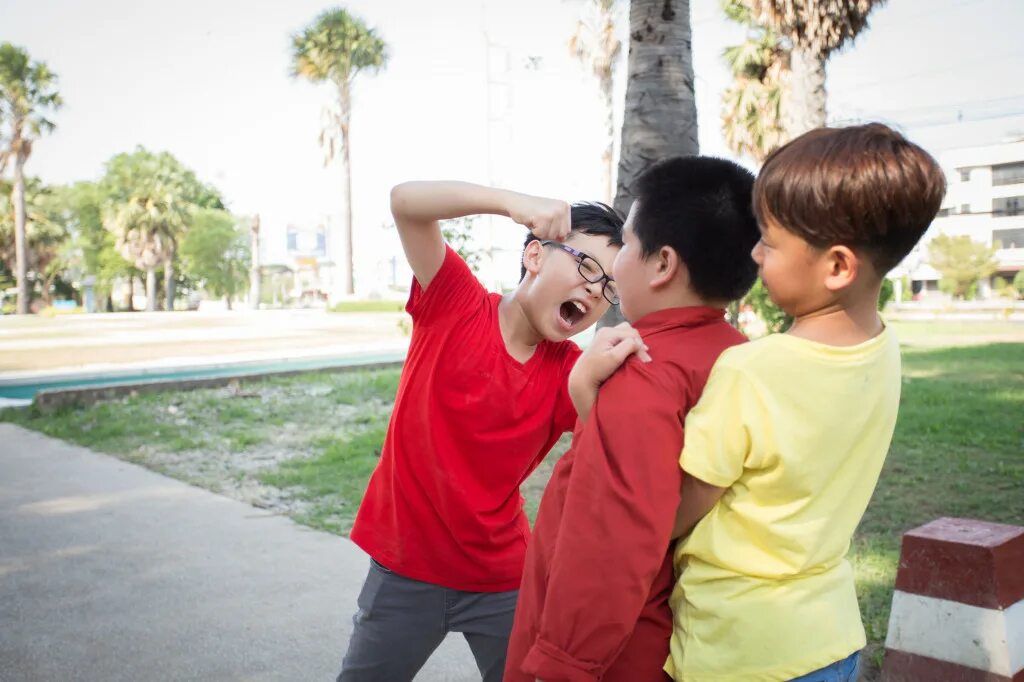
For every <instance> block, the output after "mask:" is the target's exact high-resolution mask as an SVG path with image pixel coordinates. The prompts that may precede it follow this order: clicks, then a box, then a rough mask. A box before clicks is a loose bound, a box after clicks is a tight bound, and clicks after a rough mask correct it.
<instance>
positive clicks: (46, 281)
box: [40, 274, 57, 308]
mask: <svg viewBox="0 0 1024 682" xmlns="http://www.w3.org/2000/svg"><path fill="white" fill-rule="evenodd" d="M56 277H57V275H56V274H53V275H48V276H46V277H44V278H43V279H42V285H43V291H42V293H41V295H40V296H41V298H42V299H43V301H42V302H43V307H44V308H49V307H50V304H51V303H52V302H53V296H52V295H51V294H50V287H52V286H53V280H54V279H56Z"/></svg>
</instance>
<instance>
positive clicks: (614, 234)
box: [519, 201, 625, 281]
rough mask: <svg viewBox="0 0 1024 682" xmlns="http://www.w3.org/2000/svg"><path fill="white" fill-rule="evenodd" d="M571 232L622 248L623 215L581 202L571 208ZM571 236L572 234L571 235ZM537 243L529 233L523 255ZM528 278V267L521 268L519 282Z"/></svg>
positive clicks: (610, 209)
mask: <svg viewBox="0 0 1024 682" xmlns="http://www.w3.org/2000/svg"><path fill="white" fill-rule="evenodd" d="M569 213H570V217H569V221H570V230H571V232H582V233H583V234H592V235H597V236H604V237H607V238H608V245H609V246H622V224H623V223H624V222H625V221H624V220H623V218H622V215H621V214H620V213H619V212H618V211H616V210H615V209H614V208H612V207H611V206H609V205H607V204H603V203H601V202H600V201H579V202H576V203H575V204H573V205H572V206H570V211H569ZM570 235H571V233H570ZM535 241H537V237H535V236H534V234H533V233H532V232H530V233H527V235H526V241H524V242H523V255H526V247H527V246H529V245H530V242H535ZM524 277H526V266H520V269H519V280H520V281H522V279H523V278H524Z"/></svg>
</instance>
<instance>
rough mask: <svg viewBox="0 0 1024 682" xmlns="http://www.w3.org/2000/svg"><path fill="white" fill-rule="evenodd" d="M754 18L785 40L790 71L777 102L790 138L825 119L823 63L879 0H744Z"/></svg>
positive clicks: (851, 36) (858, 29)
mask: <svg viewBox="0 0 1024 682" xmlns="http://www.w3.org/2000/svg"><path fill="white" fill-rule="evenodd" d="M744 2H745V3H746V5H747V6H748V7H750V9H751V10H752V11H753V12H754V16H755V17H756V18H757V21H758V22H760V23H761V24H763V25H764V26H766V27H768V28H771V29H772V30H774V31H776V32H778V33H779V34H780V35H782V36H783V37H784V38H786V39H787V40H789V42H790V43H791V52H790V69H791V71H792V77H791V81H790V88H789V93H788V96H787V98H786V100H785V102H784V103H783V106H782V114H783V120H784V122H785V129H786V133H787V134H788V135H789V137H790V138H794V137H796V136H797V135H801V134H803V133H805V132H807V131H808V130H811V129H813V128H820V127H821V126H823V125H825V121H826V116H825V63H826V62H827V61H828V58H829V56H831V55H832V53H833V52H836V51H837V50H839V49H840V48H842V47H843V46H844V45H846V44H847V43H848V42H850V41H852V40H853V39H854V38H856V37H857V35H858V34H860V33H861V31H863V30H864V29H866V28H867V26H868V15H869V14H870V13H871V11H872V10H873V9H874V8H875V7H878V6H879V5H882V4H884V3H885V0H744Z"/></svg>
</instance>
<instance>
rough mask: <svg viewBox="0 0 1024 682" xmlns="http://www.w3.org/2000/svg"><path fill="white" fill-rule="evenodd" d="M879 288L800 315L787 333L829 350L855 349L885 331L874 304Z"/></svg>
mask: <svg viewBox="0 0 1024 682" xmlns="http://www.w3.org/2000/svg"><path fill="white" fill-rule="evenodd" d="M880 286H881V285H879V287H880ZM879 287H875V288H874V291H873V292H868V294H867V295H863V296H857V297H856V298H855V299H854V300H852V301H846V302H844V301H843V300H841V299H838V300H836V301H833V302H832V303H830V304H829V305H827V306H825V307H823V308H820V309H818V310H815V311H813V312H810V313H807V314H805V315H800V316H798V317H797V318H796V319H795V320H794V321H793V326H792V327H790V328H789V331H788V332H786V333H787V334H792V335H793V336H798V337H800V338H803V339H808V340H809V341H816V342H818V343H824V344H827V345H830V346H856V345H857V344H860V343H864V342H865V341H868V340H870V339H873V338H874V337H876V336H878V335H879V334H881V333H882V329H883V328H884V327H885V325H884V324H882V319H881V318H880V317H879V316H878V306H877V304H876V303H875V302H876V301H877V300H878V295H879V291H878V289H879ZM872 293H873V294H874V296H873V297H872V296H871V294H872Z"/></svg>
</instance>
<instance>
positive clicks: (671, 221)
mask: <svg viewBox="0 0 1024 682" xmlns="http://www.w3.org/2000/svg"><path fill="white" fill-rule="evenodd" d="M634 188H635V194H636V200H637V201H638V202H639V204H638V206H637V207H636V211H635V214H634V216H633V232H634V233H635V234H636V236H637V239H638V240H639V241H640V246H641V250H642V252H643V254H644V257H647V256H650V255H652V254H654V253H656V252H657V251H658V250H659V249H660V248H662V247H663V246H668V247H670V248H672V249H673V250H675V252H676V253H677V254H679V257H680V258H681V259H682V261H683V262H684V263H685V264H686V268H687V270H689V272H690V286H691V287H692V288H693V290H694V292H696V293H697V294H698V295H699V296H700V297H701V298H704V299H706V300H710V301H734V300H736V299H738V298H741V297H742V296H743V295H744V294H745V293H747V291H749V290H750V287H751V286H752V285H753V284H754V280H755V279H757V264H756V263H754V259H753V257H752V256H751V255H750V251H751V249H753V248H754V245H755V244H757V241H758V240H759V239H760V238H761V233H760V230H758V227H757V219H756V218H755V217H754V208H753V189H754V175H753V174H752V173H751V172H750V171H748V170H746V169H744V168H743V167H741V166H739V165H737V164H735V163H733V162H732V161H726V160H725V159H716V158H713V157H710V156H680V157H675V158H671V159H667V160H665V161H662V162H660V163H658V164H655V165H654V166H652V167H651V168H649V169H647V170H646V171H644V173H643V174H642V175H641V176H640V177H639V178H637V180H636V184H635V186H634Z"/></svg>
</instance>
